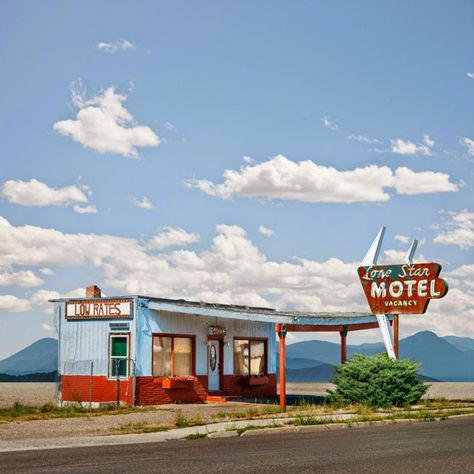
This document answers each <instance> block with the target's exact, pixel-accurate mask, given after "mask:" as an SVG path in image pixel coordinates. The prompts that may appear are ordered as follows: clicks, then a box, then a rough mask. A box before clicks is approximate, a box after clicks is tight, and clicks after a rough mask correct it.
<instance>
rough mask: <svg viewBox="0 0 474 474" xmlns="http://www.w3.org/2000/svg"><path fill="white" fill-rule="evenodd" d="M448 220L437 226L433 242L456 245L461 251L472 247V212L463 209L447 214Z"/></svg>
mask: <svg viewBox="0 0 474 474" xmlns="http://www.w3.org/2000/svg"><path fill="white" fill-rule="evenodd" d="M448 216H449V220H448V221H446V222H444V223H442V224H441V225H439V226H438V228H439V231H438V234H437V235H436V236H435V238H434V242H435V243H437V244H443V245H456V246H458V247H460V248H462V249H470V248H472V247H474V212H470V211H468V210H467V209H463V210H462V211H460V212H449V213H448Z"/></svg>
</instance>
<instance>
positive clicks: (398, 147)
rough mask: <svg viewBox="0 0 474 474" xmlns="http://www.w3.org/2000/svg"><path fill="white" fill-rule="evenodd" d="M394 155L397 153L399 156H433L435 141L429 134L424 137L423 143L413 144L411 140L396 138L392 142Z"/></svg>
mask: <svg viewBox="0 0 474 474" xmlns="http://www.w3.org/2000/svg"><path fill="white" fill-rule="evenodd" d="M390 142H391V144H392V145H391V149H390V151H391V152H392V153H397V154H399V155H418V154H419V155H426V156H433V146H434V145H435V141H434V140H432V139H431V138H430V136H429V135H428V134H426V133H425V134H424V135H423V143H413V142H411V141H410V140H402V139H401V138H396V139H395V140H390Z"/></svg>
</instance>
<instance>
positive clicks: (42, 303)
mask: <svg viewBox="0 0 474 474" xmlns="http://www.w3.org/2000/svg"><path fill="white" fill-rule="evenodd" d="M84 297H85V289H84V288H76V289H74V290H71V291H68V292H66V293H59V292H58V291H54V290H38V291H36V292H35V293H33V294H32V295H31V297H30V305H31V306H32V307H34V308H39V309H41V310H43V311H44V312H45V313H46V314H53V305H52V304H51V303H50V302H49V300H54V299H58V298H84Z"/></svg>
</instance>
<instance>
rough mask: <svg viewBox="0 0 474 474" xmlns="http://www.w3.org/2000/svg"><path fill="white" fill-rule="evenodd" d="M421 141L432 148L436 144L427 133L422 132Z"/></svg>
mask: <svg viewBox="0 0 474 474" xmlns="http://www.w3.org/2000/svg"><path fill="white" fill-rule="evenodd" d="M423 143H424V144H425V145H426V146H427V147H429V148H433V147H434V146H435V145H436V142H435V141H434V140H433V139H432V138H431V137H430V136H429V135H428V134H427V133H424V134H423Z"/></svg>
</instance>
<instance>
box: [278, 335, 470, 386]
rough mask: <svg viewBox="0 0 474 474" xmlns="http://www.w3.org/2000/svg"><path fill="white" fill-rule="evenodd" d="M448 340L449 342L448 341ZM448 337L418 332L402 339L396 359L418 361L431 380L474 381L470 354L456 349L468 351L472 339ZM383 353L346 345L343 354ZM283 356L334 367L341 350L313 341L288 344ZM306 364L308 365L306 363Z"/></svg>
mask: <svg viewBox="0 0 474 474" xmlns="http://www.w3.org/2000/svg"><path fill="white" fill-rule="evenodd" d="M448 338H450V339H451V340H452V341H453V343H450V342H448V341H449V339H448ZM448 338H443V337H438V336H437V335H436V334H435V333H433V332H430V331H422V332H419V333H417V334H415V335H413V336H410V337H407V338H405V339H402V340H401V341H400V358H404V359H405V358H409V359H412V360H413V361H415V362H419V363H420V364H421V367H420V374H421V375H423V376H425V377H428V378H431V379H436V380H443V381H450V382H468V381H474V351H472V350H460V349H459V346H460V345H461V346H462V347H463V348H467V349H469V347H470V344H471V343H472V344H474V339H469V338H457V337H456V336H448ZM453 338H454V340H453ZM447 339H448V340H447ZM470 341H471V342H470ZM454 344H455V345H454ZM456 345H457V346H458V347H456ZM384 350H385V347H384V345H383V344H382V343H374V344H360V345H358V346H356V345H348V346H347V355H348V357H349V358H350V357H352V356H353V355H354V354H356V353H359V354H365V355H374V354H377V353H379V352H383V351H384ZM286 354H287V359H288V360H289V359H306V360H307V361H311V360H313V361H314V362H315V365H320V364H321V362H322V363H325V364H330V365H337V364H339V363H340V357H341V350H340V345H339V344H335V343H332V342H327V341H318V340H314V341H303V342H297V343H294V344H290V345H288V346H287V347H286ZM307 363H308V365H309V363H310V362H307ZM288 367H289V368H290V366H288ZM295 368H297V367H295Z"/></svg>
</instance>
